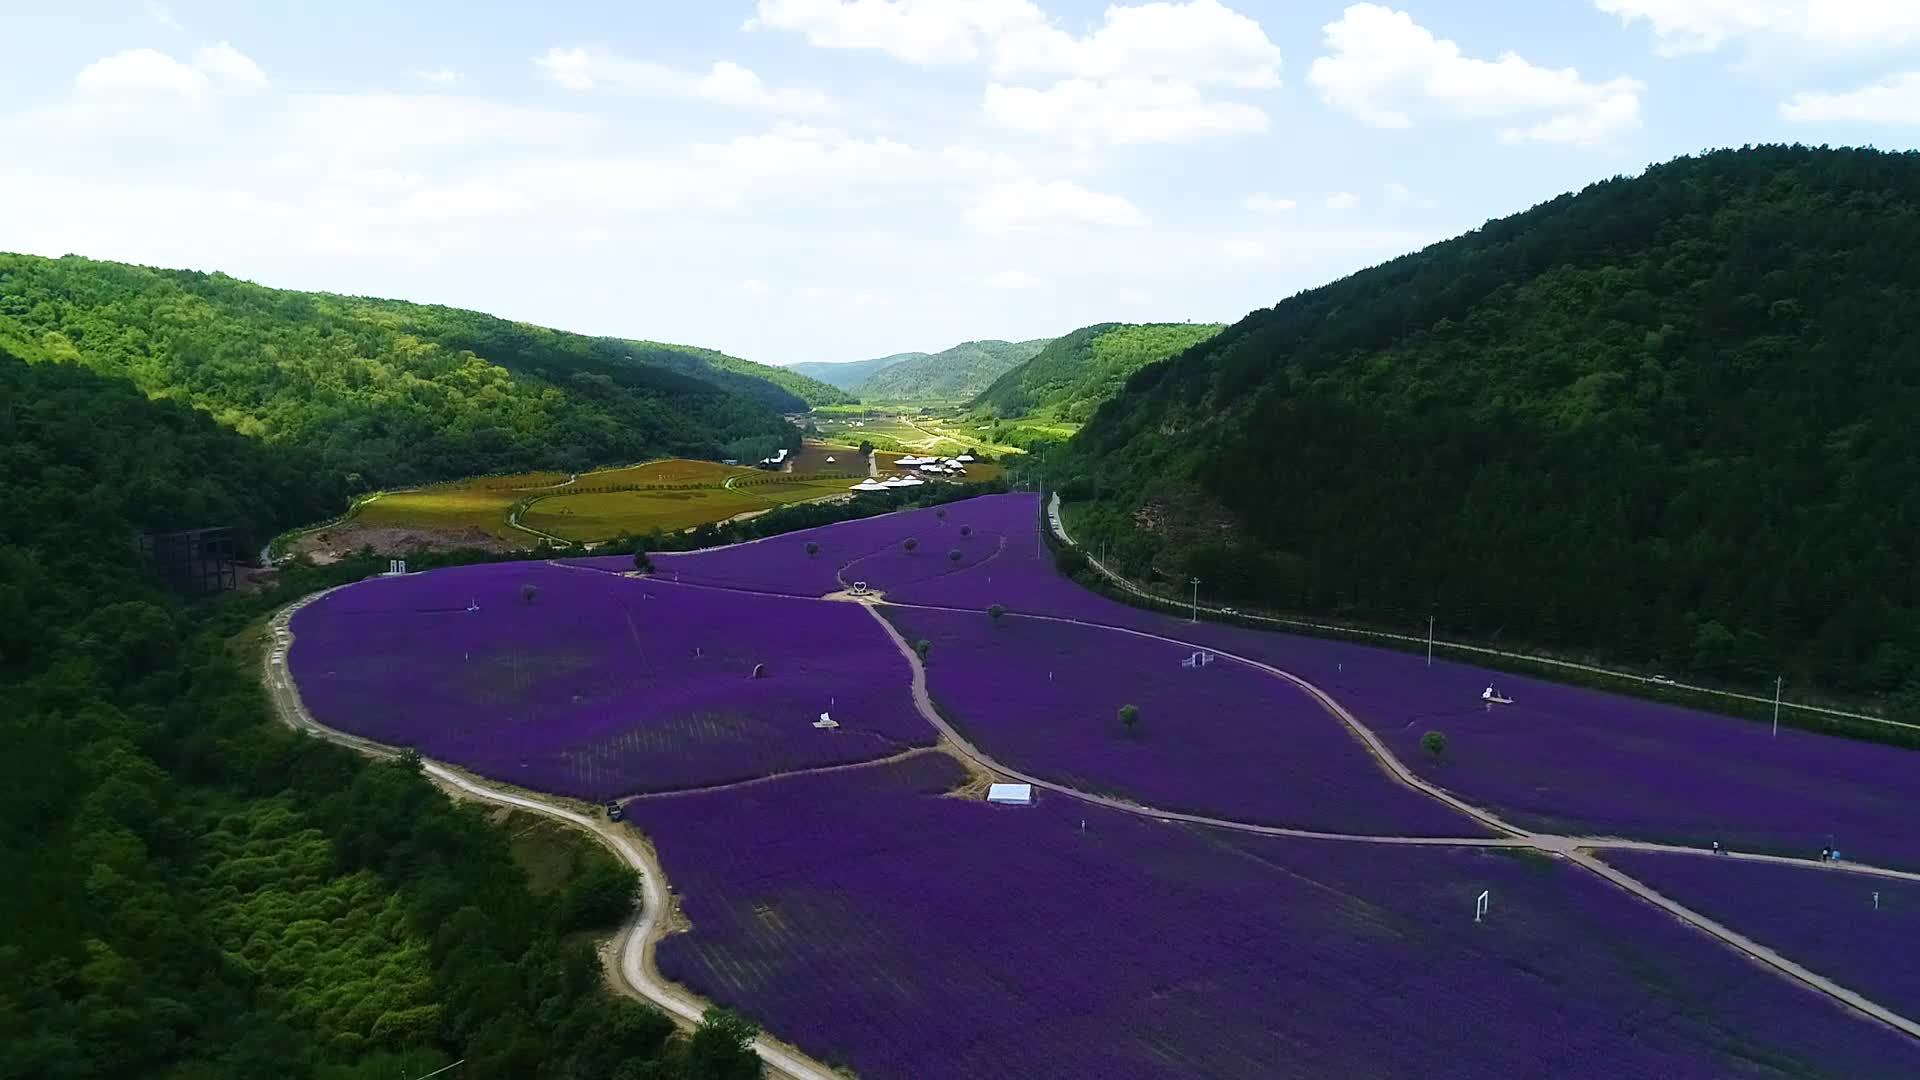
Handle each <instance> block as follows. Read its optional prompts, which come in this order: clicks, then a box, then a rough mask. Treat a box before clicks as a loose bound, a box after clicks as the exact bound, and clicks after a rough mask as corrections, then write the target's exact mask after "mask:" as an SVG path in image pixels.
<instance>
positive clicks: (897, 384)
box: [854, 338, 1051, 402]
mask: <svg viewBox="0 0 1920 1080" xmlns="http://www.w3.org/2000/svg"><path fill="white" fill-rule="evenodd" d="M1049 340H1051V339H1049V338H1035V339H1034V340H1032V341H967V342H962V343H961V344H959V345H955V346H954V347H953V348H951V349H947V350H945V351H943V352H937V353H933V354H931V355H925V354H923V355H920V356H911V357H909V358H908V359H905V360H901V361H900V362H898V363H895V364H889V365H888V366H886V367H885V368H883V369H881V370H880V371H878V372H875V373H874V374H872V375H869V376H868V377H867V378H865V379H863V380H862V381H861V382H860V383H859V385H857V386H855V387H854V393H856V394H858V395H859V396H860V400H862V401H927V402H936V401H937V402H960V401H966V400H967V399H969V398H971V397H973V396H974V395H975V394H978V393H979V392H980V391H982V390H985V389H986V388H987V385H988V384H989V383H991V382H993V380H995V379H997V378H999V377H1000V376H1001V375H1002V374H1003V373H1005V372H1007V371H1008V370H1010V369H1012V368H1014V367H1017V366H1018V365H1020V364H1022V363H1025V362H1026V361H1028V360H1030V359H1032V358H1033V356H1034V354H1036V353H1038V352H1039V351H1040V350H1041V349H1042V348H1044V347H1045V346H1046V344H1047V342H1048V341H1049Z"/></svg>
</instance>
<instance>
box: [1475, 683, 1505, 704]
mask: <svg viewBox="0 0 1920 1080" xmlns="http://www.w3.org/2000/svg"><path fill="white" fill-rule="evenodd" d="M1480 700H1481V701H1484V702H1487V703H1489V704H1492V705H1511V704H1513V699H1512V698H1510V697H1507V696H1506V695H1504V694H1502V693H1501V692H1500V691H1498V690H1495V689H1494V688H1493V687H1491V686H1489V687H1487V688H1486V689H1485V690H1482V691H1480Z"/></svg>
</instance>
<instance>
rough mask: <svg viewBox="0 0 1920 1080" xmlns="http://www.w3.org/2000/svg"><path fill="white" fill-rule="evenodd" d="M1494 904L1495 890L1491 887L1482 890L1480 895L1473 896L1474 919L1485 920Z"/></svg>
mask: <svg viewBox="0 0 1920 1080" xmlns="http://www.w3.org/2000/svg"><path fill="white" fill-rule="evenodd" d="M1492 906H1493V891H1492V890H1491V889H1483V890H1481V892H1480V895H1479V896H1476V897H1474V898H1473V921H1474V922H1485V921H1486V918H1487V910H1488V909H1489V908H1491V907H1492Z"/></svg>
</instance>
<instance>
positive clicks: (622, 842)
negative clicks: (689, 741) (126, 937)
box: [262, 586, 845, 1080]
mask: <svg viewBox="0 0 1920 1080" xmlns="http://www.w3.org/2000/svg"><path fill="white" fill-rule="evenodd" d="M339 587H340V588H345V586H339ZM331 591H333V590H331V589H329V590H327V592H331ZM325 595H326V592H320V593H314V594H312V595H311V596H307V597H303V598H301V599H299V600H296V601H294V602H293V603H291V604H289V605H287V606H286V607H284V608H282V609H280V611H279V612H277V613H276V614H275V615H274V616H273V619H272V620H271V621H270V622H269V623H268V632H269V634H270V635H271V641H270V642H269V644H268V647H267V650H266V656H265V659H264V661H263V668H264V670H263V672H262V674H263V677H264V678H265V680H266V684H267V692H268V695H269V696H270V697H271V698H272V699H273V706H274V712H275V713H276V714H277V715H278V716H279V717H280V719H281V721H282V722H284V723H285V724H287V725H288V726H289V727H292V728H294V729H296V730H299V731H306V732H310V733H312V734H313V735H316V736H318V737H320V738H323V739H327V740H328V741H331V742H336V743H339V744H341V745H343V746H347V747H350V748H352V749H354V750H357V751H359V752H360V753H363V754H366V755H367V756H369V757H376V758H391V757H397V756H399V751H397V750H395V749H394V748H392V747H390V746H385V745H382V744H380V743H377V742H374V741H373V740H371V739H363V738H360V737H359V736H357V735H349V734H347V733H346V732H343V731H336V730H334V729H333V728H329V727H327V726H325V725H323V724H321V723H320V722H319V721H318V720H315V719H314V718H313V714H311V713H309V712H308V711H307V708H306V706H305V705H304V704H303V703H302V702H301V700H300V692H299V690H298V689H297V688H296V687H295V686H294V684H293V677H292V675H291V673H289V672H288V671H287V666H286V665H287V656H288V653H289V651H290V649H291V647H292V645H293V629H292V620H293V616H294V614H295V613H296V612H298V611H299V610H300V609H301V608H303V607H305V606H306V605H308V604H310V603H312V602H313V601H315V600H318V599H319V598H320V597H322V596H325ZM420 767H421V771H423V772H425V773H426V774H427V776H428V777H430V778H431V779H432V780H433V782H434V783H435V784H437V785H438V786H439V787H441V788H442V789H444V790H446V791H448V792H449V793H451V794H455V795H456V796H457V797H461V798H469V799H478V800H480V801H483V802H490V803H494V804H496V805H500V806H511V807H514V808H516V809H520V810H527V811H531V812H532V813H536V814H540V815H543V816H545V817H550V818H554V819H556V820H559V821H563V822H566V823H567V824H569V825H572V826H573V827H575V828H578V829H583V830H585V831H586V832H587V833H589V834H590V835H592V836H593V838H594V839H595V840H597V841H599V842H600V843H601V844H602V845H604V846H605V847H606V848H607V849H608V850H609V851H612V852H613V853H614V854H615V855H616V856H617V857H619V858H620V860H621V861H623V862H625V863H626V864H627V865H628V866H631V867H632V868H633V869H634V870H635V871H636V872H638V873H639V875H640V883H641V892H642V897H643V898H642V902H641V904H640V906H639V908H638V909H637V910H636V911H635V912H634V913H633V915H632V916H631V917H630V918H629V919H628V920H627V922H626V923H625V924H624V925H622V926H621V928H620V931H619V933H618V934H617V935H616V936H615V938H614V943H613V955H614V957H615V958H616V964H615V966H614V968H613V974H614V975H615V976H616V977H617V978H616V981H617V983H618V985H619V986H620V988H621V989H622V990H624V991H627V992H629V993H631V994H633V995H634V996H637V997H640V998H642V999H644V1000H646V1001H648V1002H651V1003H652V1004H653V1005H655V1006H657V1007H658V1008H660V1009H661V1010H663V1011H664V1012H666V1013H667V1015H669V1016H671V1017H674V1018H675V1019H676V1020H677V1021H679V1022H680V1023H682V1024H684V1025H687V1026H692V1025H696V1024H698V1023H699V1022H700V1018H701V1016H702V1015H704V1014H705V1012H706V1009H707V1006H708V1003H707V1002H706V1001H704V1000H702V999H701V998H699V997H698V996H696V995H694V994H692V993H691V992H689V991H687V990H685V989H683V988H681V987H680V986H677V985H675V984H674V983H671V982H668V981H667V980H666V979H664V978H662V977H661V976H660V974H659V972H658V971H657V969H656V968H655V967H654V962H653V954H654V947H655V945H656V944H657V943H658V942H659V940H660V938H661V937H663V936H665V933H666V926H667V915H668V914H669V913H670V912H671V911H672V910H673V906H672V899H671V897H670V896H669V893H668V888H667V879H666V874H665V873H664V872H663V871H662V870H661V868H660V864H659V861H658V860H657V859H655V858H654V855H653V852H652V851H651V850H649V849H648V848H647V846H646V845H644V844H642V843H639V842H638V841H637V839H636V837H638V835H639V834H638V833H637V832H636V831H635V830H633V829H631V828H625V827H621V826H616V825H614V824H612V823H610V822H606V821H601V820H598V819H596V818H593V817H590V816H588V815H586V814H582V813H579V812H578V811H575V810H573V809H570V808H568V807H565V806H561V805H557V804H556V803H554V802H551V801H548V800H545V799H539V798H534V797H531V796H528V795H521V794H517V793H515V792H511V791H503V790H501V789H499V788H495V787H491V786H489V785H486V784H482V783H479V782H477V781H475V780H472V779H470V778H468V777H466V776H464V775H462V774H460V773H458V772H455V771H454V770H452V769H449V768H447V767H446V766H444V765H441V764H439V763H438V762H434V761H427V760H424V759H423V760H422V761H421V763H420ZM754 1050H755V1051H757V1052H758V1053H759V1055H760V1058H761V1060H763V1061H765V1062H766V1063H767V1064H768V1066H769V1067H770V1068H771V1069H772V1070H773V1071H774V1072H775V1074H776V1075H778V1076H783V1077H785V1078H787V1080H845V1078H844V1077H842V1076H840V1075H839V1074H837V1073H835V1072H833V1071H832V1070H830V1069H827V1068H826V1067H824V1066H822V1065H820V1064H818V1063H816V1062H814V1061H813V1060H811V1059H810V1058H808V1057H806V1056H805V1055H803V1054H801V1053H800V1052H799V1051H797V1050H795V1049H792V1048H790V1047H788V1046H785V1045H784V1044H781V1043H778V1042H776V1041H775V1040H773V1039H772V1038H770V1037H768V1036H765V1035H762V1036H761V1037H759V1038H758V1039H756V1040H755V1042H754Z"/></svg>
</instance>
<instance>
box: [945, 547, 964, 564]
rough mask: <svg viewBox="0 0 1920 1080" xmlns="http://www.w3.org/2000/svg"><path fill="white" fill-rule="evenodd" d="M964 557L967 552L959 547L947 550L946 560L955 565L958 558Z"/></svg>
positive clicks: (958, 560) (958, 562)
mask: <svg viewBox="0 0 1920 1080" xmlns="http://www.w3.org/2000/svg"><path fill="white" fill-rule="evenodd" d="M966 557H967V553H966V552H964V551H961V550H960V549H959V548H954V549H953V550H951V551H949V552H947V561H948V562H950V563H952V564H953V565H955V566H959V565H960V560H961V559H964V558H966Z"/></svg>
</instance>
